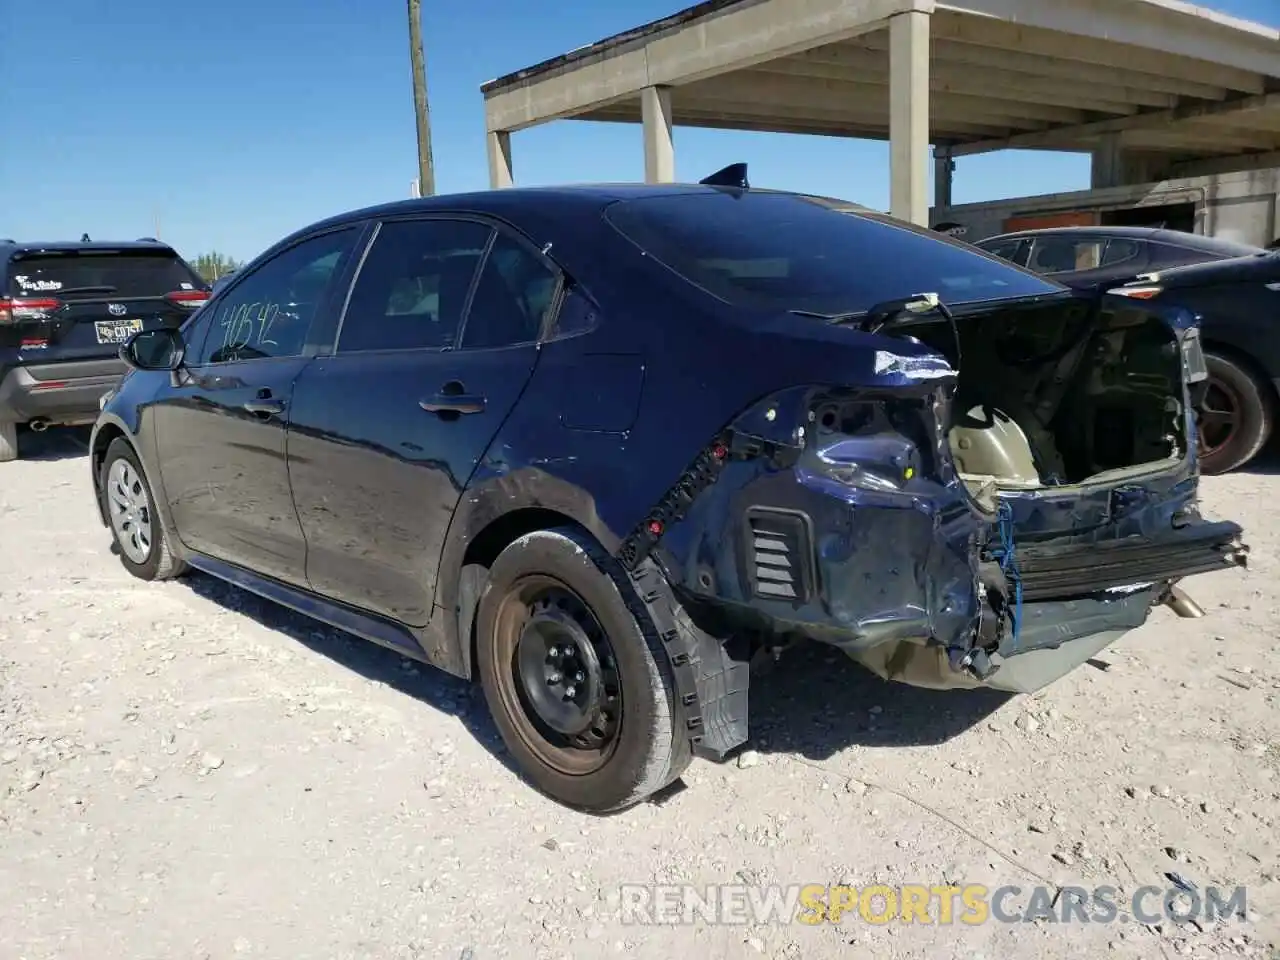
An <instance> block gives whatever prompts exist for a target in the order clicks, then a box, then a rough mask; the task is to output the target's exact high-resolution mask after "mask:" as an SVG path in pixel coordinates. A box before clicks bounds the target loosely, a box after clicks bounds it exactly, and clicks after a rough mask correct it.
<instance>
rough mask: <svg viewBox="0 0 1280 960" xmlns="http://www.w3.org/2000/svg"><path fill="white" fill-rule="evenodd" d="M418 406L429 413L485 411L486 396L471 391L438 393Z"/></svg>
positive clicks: (420, 402) (420, 401)
mask: <svg viewBox="0 0 1280 960" xmlns="http://www.w3.org/2000/svg"><path fill="white" fill-rule="evenodd" d="M418 406H420V407H421V408H422V409H423V410H425V411H427V413H483V412H484V397H482V396H479V395H478V394H471V393H437V394H436V395H435V396H434V397H431V398H430V399H427V400H419V401H418Z"/></svg>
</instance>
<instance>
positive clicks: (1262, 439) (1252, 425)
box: [1196, 352, 1274, 476]
mask: <svg viewBox="0 0 1280 960" xmlns="http://www.w3.org/2000/svg"><path fill="white" fill-rule="evenodd" d="M1205 366H1206V367H1207V368H1208V372H1209V380H1208V383H1207V384H1206V385H1205V392H1204V398H1203V399H1202V400H1201V401H1200V409H1199V410H1197V411H1196V417H1197V422H1196V427H1197V431H1196V432H1197V435H1198V438H1199V456H1200V472H1201V473H1203V474H1205V475H1207V476H1212V475H1214V474H1219V473H1227V472H1228V471H1231V470H1234V469H1236V468H1237V467H1242V466H1244V465H1245V464H1246V463H1248V462H1249V461H1250V460H1252V459H1253V458H1254V457H1255V456H1257V454H1258V451H1260V450H1261V449H1262V448H1263V447H1264V446H1265V445H1266V443H1267V440H1268V439H1269V438H1270V436H1271V423H1272V419H1273V416H1274V403H1273V400H1272V395H1271V389H1270V386H1269V385H1268V384H1265V383H1263V382H1262V381H1260V380H1259V379H1258V378H1257V377H1255V376H1254V375H1253V374H1252V373H1251V372H1250V371H1249V370H1248V369H1246V368H1245V367H1244V366H1242V365H1241V364H1240V363H1239V362H1238V361H1236V360H1234V359H1232V358H1231V357H1226V356H1223V355H1222V354H1217V353H1209V352H1206V353H1205Z"/></svg>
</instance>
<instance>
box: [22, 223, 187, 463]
mask: <svg viewBox="0 0 1280 960" xmlns="http://www.w3.org/2000/svg"><path fill="white" fill-rule="evenodd" d="M208 299H209V285H208V284H207V283H206V282H205V281H204V280H203V279H202V278H201V277H200V275H199V274H197V273H196V272H195V270H193V269H192V268H191V267H190V266H189V265H188V264H187V263H186V262H185V261H184V260H183V259H182V258H181V257H179V256H178V254H177V253H175V252H174V250H173V248H172V247H170V246H168V245H167V244H164V243H160V242H159V241H156V240H151V239H146V240H138V241H134V242H130V243H95V242H89V241H85V242H80V243H18V242H16V241H13V240H0V462H2V461H6V460H15V459H17V456H18V441H17V436H18V426H19V425H21V424H27V425H28V426H30V427H31V429H33V430H44V429H45V428H46V427H50V426H61V425H71V424H80V423H92V422H93V419H94V418H95V417H96V416H97V414H98V404H99V400H100V399H101V397H102V396H103V394H105V393H106V392H107V391H108V390H110V389H111V387H112V386H114V385H115V383H116V382H117V381H118V380H119V378H120V375H121V374H122V373H123V372H124V370H125V366H124V363H123V362H122V361H121V360H120V358H119V355H118V354H119V349H120V345H121V344H122V343H123V342H124V341H126V340H127V339H128V338H129V337H130V336H131V335H132V334H134V333H137V332H138V331H140V330H150V329H155V328H157V327H161V326H170V327H177V326H179V325H181V324H182V322H183V321H184V320H186V319H187V317H188V316H190V314H191V313H192V311H193V310H195V309H196V308H197V307H199V306H200V305H201V304H203V303H204V302H205V301H206V300H208Z"/></svg>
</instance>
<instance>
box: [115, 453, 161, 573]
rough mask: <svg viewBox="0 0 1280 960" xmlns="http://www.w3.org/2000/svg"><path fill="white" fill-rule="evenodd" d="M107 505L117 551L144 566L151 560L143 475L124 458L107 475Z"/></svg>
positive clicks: (149, 515) (149, 511) (149, 531)
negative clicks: (117, 545) (117, 547)
mask: <svg viewBox="0 0 1280 960" xmlns="http://www.w3.org/2000/svg"><path fill="white" fill-rule="evenodd" d="M107 503H108V504H109V506H110V509H111V529H112V530H113V531H114V532H115V535H116V540H117V541H118V542H119V544H120V549H121V550H123V551H124V552H125V555H126V556H127V557H128V558H129V559H130V560H132V561H133V562H134V563H146V562H147V558H148V557H149V556H151V500H150V498H149V497H148V496H147V486H146V484H145V483H144V482H143V480H142V475H141V474H139V473H138V472H137V471H136V470H135V469H134V468H133V464H131V463H130V462H129V461H128V460H125V459H124V458H123V457H121V458H120V459H119V460H117V461H116V462H115V463H113V464H112V465H111V470H110V472H109V473H108V474H107Z"/></svg>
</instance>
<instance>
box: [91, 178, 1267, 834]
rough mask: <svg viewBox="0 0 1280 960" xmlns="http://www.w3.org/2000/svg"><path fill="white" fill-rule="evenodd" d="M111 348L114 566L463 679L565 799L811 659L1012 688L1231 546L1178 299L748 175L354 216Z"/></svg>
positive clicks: (1111, 629) (725, 720)
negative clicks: (992, 250)
mask: <svg viewBox="0 0 1280 960" xmlns="http://www.w3.org/2000/svg"><path fill="white" fill-rule="evenodd" d="M739 172H740V171H739ZM122 353H123V355H124V357H125V358H126V360H127V362H128V364H129V365H130V367H131V368H132V369H131V371H130V373H129V374H128V375H126V376H125V378H124V379H123V380H122V382H121V383H120V385H119V387H118V388H117V389H116V391H115V392H114V394H113V395H111V396H109V397H108V398H107V399H106V400H105V401H104V406H103V410H102V414H101V417H100V418H99V420H98V423H97V425H96V427H95V429H94V434H93V439H92V465H93V483H94V489H95V493H96V496H97V498H98V504H99V507H100V510H101V515H102V520H103V522H104V523H105V524H106V525H107V526H108V527H109V528H110V530H111V532H112V535H113V538H114V549H115V550H116V551H117V552H118V554H119V556H120V560H121V562H122V563H123V564H124V566H125V567H126V568H127V569H128V570H129V571H130V572H131V573H132V574H134V575H135V576H138V577H141V578H143V579H147V580H155V579H164V578H170V577H175V576H179V575H181V574H182V573H184V572H185V571H187V570H190V569H195V570H199V571H203V572H204V573H207V574H211V575H213V576H215V577H219V578H222V579H224V580H227V581H230V582H232V583H235V584H239V585H241V586H242V587H244V588H246V589H248V590H251V591H254V592H256V593H258V594H261V595H262V596H265V597H268V598H270V599H272V600H275V601H278V602H280V603H282V604H285V605H287V606H289V607H292V608H294V609H297V610H300V611H302V612H303V613H306V614H308V615H310V616H312V617H315V618H317V619H319V620H322V621H326V622H328V623H330V624H334V625H336V626H338V627H341V628H343V629H345V630H349V631H351V632H353V633H355V634H358V635H360V636H363V637H366V638H368V639H370V640H372V641H375V642H377V643H380V644H384V645H386V646H388V647H391V648H393V649H395V650H397V651H399V652H400V653H402V654H405V655H406V656H409V657H413V658H416V659H419V660H422V661H425V662H427V663H430V664H434V665H436V666H438V667H440V668H442V669H443V670H446V671H448V672H450V673H453V674H456V675H458V676H461V677H468V678H478V679H479V680H480V682H481V683H482V684H483V688H484V692H485V695H486V697H487V700H488V703H489V705H490V708H491V710H492V712H493V716H494V719H495V721H496V723H497V726H498V728H499V730H500V731H501V734H502V736H503V738H504V740H505V742H506V744H507V746H508V748H509V750H510V753H511V755H512V756H513V757H514V758H515V759H516V760H517V761H518V763H519V764H520V766H521V767H522V769H523V770H524V771H525V772H526V773H527V774H528V776H529V778H530V779H531V780H532V781H533V782H534V783H535V784H536V785H537V786H538V787H539V788H541V789H542V790H544V791H545V792H546V793H548V794H549V795H551V796H553V797H555V798H557V799H558V800H560V801H562V802H564V803H566V804H569V805H572V806H575V807H579V808H583V809H588V810H594V811H606V810H613V809H618V808H621V807H625V806H627V805H629V804H632V803H635V802H637V801H639V800H641V799H643V798H645V797H646V796H649V795H650V794H652V793H654V792H655V791H657V790H659V789H661V788H662V787H664V786H665V785H667V784H669V783H671V782H672V781H673V780H674V779H675V778H676V777H678V776H679V774H680V772H681V771H682V770H683V769H684V767H685V766H686V765H687V764H688V762H689V760H690V757H691V756H693V755H703V756H710V757H716V758H720V757H723V756H724V755H725V754H726V752H728V751H730V750H732V749H733V748H735V747H737V746H739V745H740V744H741V743H743V742H744V741H745V740H746V738H747V690H748V676H749V672H750V671H749V667H750V664H751V663H752V661H753V660H754V659H755V658H757V657H766V658H768V657H772V656H773V655H776V653H777V652H778V651H779V650H780V649H781V648H783V647H786V646H789V645H790V644H792V643H795V642H797V641H804V640H817V641H820V642H822V643H827V644H830V645H832V646H834V647H837V648H838V649H840V650H843V651H844V652H845V653H847V654H848V655H849V656H850V657H852V658H853V659H855V660H857V661H859V662H860V663H862V664H864V665H866V666H867V667H869V668H870V669H871V670H873V671H875V672H876V673H877V674H879V675H881V676H883V677H886V678H889V679H893V680H900V681H904V682H906V683H910V684H915V685H921V686H926V687H936V688H958V687H975V686H984V685H985V686H989V687H995V688H999V689H1003V690H1010V691H1020V692H1026V691H1031V690H1035V689H1038V688H1040V687H1042V686H1043V685H1045V684H1046V683H1049V682H1051V681H1052V680H1054V679H1055V678H1057V677H1060V676H1061V675H1063V674H1064V673H1066V672H1068V671H1070V670H1072V669H1074V668H1075V667H1077V666H1078V665H1080V664H1082V663H1083V662H1084V661H1085V660H1086V659H1087V658H1089V657H1090V656H1092V655H1093V654H1095V653H1096V652H1098V651H1099V650H1101V649H1102V648H1104V647H1106V646H1107V645H1108V644H1110V643H1112V642H1113V641H1114V640H1115V639H1116V638H1117V637H1119V636H1121V635H1122V634H1124V633H1125V632H1126V631H1129V630H1132V629H1133V628H1135V627H1137V626H1139V625H1141V624H1142V623H1143V622H1144V621H1145V620H1146V619H1147V617H1148V615H1149V613H1150V612H1151V610H1152V608H1153V607H1154V606H1156V605H1158V604H1162V603H1166V604H1169V605H1170V606H1172V607H1174V609H1175V610H1177V611H1179V612H1180V613H1182V614H1184V615H1195V614H1196V613H1197V612H1198V611H1197V608H1196V606H1195V604H1194V602H1193V601H1192V600H1191V599H1190V598H1189V597H1187V596H1186V595H1185V594H1184V593H1182V592H1181V589H1180V588H1179V586H1178V584H1179V582H1180V581H1182V580H1184V579H1185V578H1186V577H1188V576H1192V575H1194V574H1200V573H1206V572H1209V571H1214V570H1221V569H1224V568H1230V567H1238V566H1242V565H1243V564H1244V562H1245V557H1246V549H1247V548H1246V547H1245V546H1244V545H1243V544H1242V543H1241V540H1240V537H1241V530H1240V528H1239V527H1238V526H1237V525H1236V524H1234V523H1230V522H1214V521H1211V520H1209V519H1206V518H1203V517H1201V515H1200V513H1199V511H1198V509H1197V483H1198V473H1197V465H1196V443H1195V431H1196V424H1195V420H1194V416H1193V413H1192V410H1193V399H1194V395H1195V391H1196V390H1197V389H1199V386H1200V384H1202V383H1203V380H1204V378H1205V367H1204V359H1203V356H1202V353H1201V349H1200V344H1199V339H1198V333H1197V328H1196V325H1195V323H1194V322H1193V319H1192V317H1191V315H1190V314H1188V313H1186V312H1184V311H1182V310H1179V309H1173V308H1166V307H1161V306H1159V305H1158V304H1155V303H1148V302H1143V301H1140V300H1134V299H1132V298H1125V297H1108V296H1102V297H1083V296H1081V295H1078V294H1074V293H1072V292H1071V291H1069V290H1067V289H1066V288H1064V287H1061V286H1059V285H1057V284H1055V283H1052V282H1049V281H1046V280H1044V279H1042V278H1040V277H1037V276H1035V275H1033V274H1031V273H1029V272H1027V271H1024V270H1022V269H1020V268H1018V267H1015V266H1013V265H1011V264H1008V263H1006V262H1004V261H1000V260H997V259H995V258H993V257H991V256H988V255H986V254H984V253H982V252H981V251H978V250H977V249H975V248H973V247H971V246H968V245H966V244H963V243H960V242H957V241H954V240H951V239H948V238H946V237H942V236H940V235H939V234H937V233H933V232H930V231H927V230H923V229H918V228H916V227H913V226H910V225H908V224H904V223H901V222H898V221H895V220H892V219H890V218H888V217H885V216H883V215H881V214H878V213H874V212H871V211H868V210H865V209H862V208H859V207H855V206H852V205H849V204H845V203H842V202H838V201H833V200H828V199H824V198H818V197H810V196H803V195H797V194H789V193H782V192H775V191H765V190H757V189H752V188H750V187H749V186H747V185H746V182H745V178H743V179H741V180H739V178H738V177H737V176H736V175H725V176H718V177H715V178H710V179H709V181H707V182H704V183H703V184H693V185H663V186H640V185H626V186H586V187H555V188H541V189H510V190H502V191H494V192H487V193H479V194H473V195H456V196H443V197H434V198H428V199H420V200H412V201H406V202H401V203H394V204H389V205H386V206H381V207H376V208H372V209H365V210H360V211H357V212H353V213H349V214H345V215H343V216H339V217H335V218H333V219H330V220H326V221H324V222H322V223H318V224H315V225H313V226H311V227H308V228H306V229H304V230H302V231H299V232H298V233H296V234H294V235H293V236H291V237H289V238H287V239H285V240H283V241H281V242H280V243H279V244H277V245H276V246H274V247H273V248H271V249H270V250H268V251H267V252H265V253H263V254H262V255H261V256H259V257H258V258H257V259H256V260H255V261H254V262H253V263H251V264H249V265H248V266H246V267H245V268H243V269H242V270H240V271H239V272H237V273H236V274H235V275H234V276H232V277H231V278H230V279H229V280H228V281H227V283H226V284H225V285H224V286H222V287H221V288H219V289H218V290H217V292H216V293H215V295H214V296H213V298H212V299H211V300H210V301H209V302H208V304H207V305H205V306H204V307H203V308H202V309H201V310H200V311H199V312H198V313H197V314H196V315H195V316H193V317H192V318H191V319H190V320H189V321H188V322H187V323H186V325H185V326H184V327H183V328H182V329H181V330H180V331H175V330H155V331H146V332H144V333H141V334H138V335H137V336H135V337H134V338H133V339H132V340H131V341H130V342H129V343H128V344H127V345H126V346H125V347H124V348H123V350H122Z"/></svg>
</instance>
